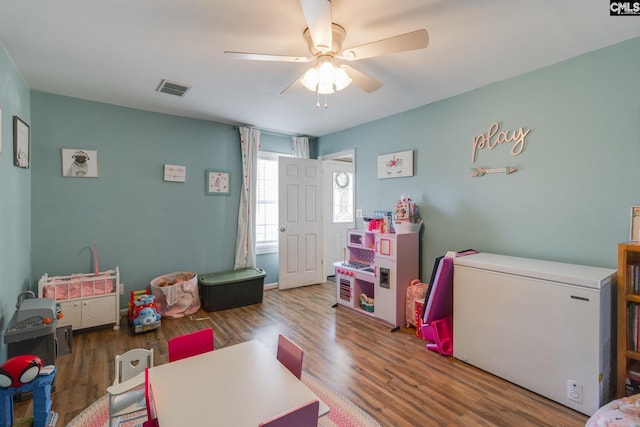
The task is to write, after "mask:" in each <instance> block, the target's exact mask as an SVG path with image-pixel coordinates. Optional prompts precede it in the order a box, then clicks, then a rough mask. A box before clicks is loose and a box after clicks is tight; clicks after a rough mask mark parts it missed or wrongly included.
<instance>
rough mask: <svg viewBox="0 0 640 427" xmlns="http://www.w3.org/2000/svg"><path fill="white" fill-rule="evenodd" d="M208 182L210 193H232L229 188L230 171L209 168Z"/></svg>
mask: <svg viewBox="0 0 640 427" xmlns="http://www.w3.org/2000/svg"><path fill="white" fill-rule="evenodd" d="M206 177H207V179H206V184H207V190H206V193H207V194H208V195H217V196H228V195H230V194H231V192H230V190H229V173H228V172H223V171H214V170H209V169H207V175H206Z"/></svg>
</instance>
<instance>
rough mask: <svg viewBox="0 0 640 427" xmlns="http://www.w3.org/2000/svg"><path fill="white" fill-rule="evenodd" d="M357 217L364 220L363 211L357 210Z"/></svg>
mask: <svg viewBox="0 0 640 427" xmlns="http://www.w3.org/2000/svg"><path fill="white" fill-rule="evenodd" d="M356 217H358V218H362V209H356Z"/></svg>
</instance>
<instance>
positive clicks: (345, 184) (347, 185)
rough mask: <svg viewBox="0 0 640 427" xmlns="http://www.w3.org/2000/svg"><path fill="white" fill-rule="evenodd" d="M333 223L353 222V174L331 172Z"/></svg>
mask: <svg viewBox="0 0 640 427" xmlns="http://www.w3.org/2000/svg"><path fill="white" fill-rule="evenodd" d="M333 222H334V223H336V224H337V223H345V222H353V174H352V173H351V172H342V171H337V172H333Z"/></svg>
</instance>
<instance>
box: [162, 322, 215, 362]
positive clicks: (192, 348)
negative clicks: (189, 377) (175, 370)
mask: <svg viewBox="0 0 640 427" xmlns="http://www.w3.org/2000/svg"><path fill="white" fill-rule="evenodd" d="M167 344H168V347H169V362H174V361H176V360H180V359H185V358H187V357H191V356H195V355H197V354H201V353H206V352H208V351H213V329H212V328H207V329H201V330H199V331H196V332H191V333H188V334H185V335H180V336H178V337H173V338H170V339H169V341H167Z"/></svg>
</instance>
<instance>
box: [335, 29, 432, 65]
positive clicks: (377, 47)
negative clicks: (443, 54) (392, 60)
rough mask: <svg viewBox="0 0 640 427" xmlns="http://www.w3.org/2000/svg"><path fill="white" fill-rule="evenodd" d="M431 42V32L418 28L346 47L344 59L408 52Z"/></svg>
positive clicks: (353, 59) (350, 59)
mask: <svg viewBox="0 0 640 427" xmlns="http://www.w3.org/2000/svg"><path fill="white" fill-rule="evenodd" d="M428 44H429V33H427V30H424V29H422V30H416V31H412V32H410V33H405V34H401V35H399V36H395V37H389V38H388V39H382V40H378V41H376V42H372V43H368V44H364V45H362V46H358V47H353V48H351V49H345V51H344V52H343V53H342V57H341V58H342V59H346V60H349V61H355V60H358V59H364V58H371V57H373V56H380V55H387V54H390V53H397V52H406V51H408V50H415V49H424V48H425V47H427V45H428Z"/></svg>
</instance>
